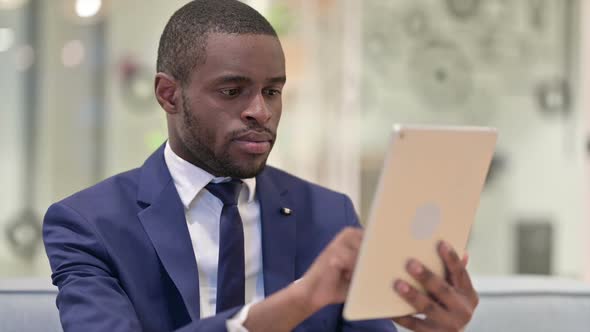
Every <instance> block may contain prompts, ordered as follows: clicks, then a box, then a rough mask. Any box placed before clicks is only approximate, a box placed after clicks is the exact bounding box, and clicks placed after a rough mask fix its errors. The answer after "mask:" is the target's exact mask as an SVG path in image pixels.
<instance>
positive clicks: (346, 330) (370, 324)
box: [342, 196, 397, 332]
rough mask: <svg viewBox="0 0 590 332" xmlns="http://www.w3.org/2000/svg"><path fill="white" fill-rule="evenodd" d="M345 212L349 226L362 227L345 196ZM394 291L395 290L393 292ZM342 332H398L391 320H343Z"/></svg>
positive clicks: (348, 199)
mask: <svg viewBox="0 0 590 332" xmlns="http://www.w3.org/2000/svg"><path fill="white" fill-rule="evenodd" d="M344 210H345V213H346V214H345V215H346V218H347V220H346V221H347V224H348V225H350V226H354V227H362V226H361V224H360V222H359V219H358V216H357V214H356V211H355V210H354V206H353V205H352V201H351V200H350V198H348V197H347V196H345V199H344ZM392 291H393V290H392ZM342 321H343V322H342V332H352V331H355V332H356V331H359V332H364V331H366V332H369V331H371V332H372V331H376V332H396V331H397V330H396V328H395V325H394V324H393V321H392V320H390V319H375V320H363V321H354V322H351V321H347V320H345V319H344V318H342Z"/></svg>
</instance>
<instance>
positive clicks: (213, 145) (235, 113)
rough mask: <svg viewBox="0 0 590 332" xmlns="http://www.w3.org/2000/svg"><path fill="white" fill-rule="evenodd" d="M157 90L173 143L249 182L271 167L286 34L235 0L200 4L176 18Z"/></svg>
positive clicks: (164, 45)
mask: <svg viewBox="0 0 590 332" xmlns="http://www.w3.org/2000/svg"><path fill="white" fill-rule="evenodd" d="M157 69H158V74H157V75H156V82H155V85H156V86H155V90H156V97H157V99H158V102H159V103H160V105H161V106H162V108H164V110H165V111H166V113H167V120H168V133H169V141H170V145H171V146H172V149H173V150H174V151H175V152H176V153H177V154H179V155H180V156H181V157H182V158H183V159H185V160H187V161H189V162H191V163H193V164H195V165H197V166H199V167H201V168H203V169H204V170H206V171H208V172H210V173H212V174H214V175H216V176H231V177H235V178H248V177H253V176H255V175H256V174H258V173H259V172H260V171H261V170H262V169H263V168H264V166H265V164H266V160H267V158H268V154H269V153H270V150H271V149H272V146H273V144H274V141H275V138H276V130H277V126H278V123H279V119H280V116H281V109H282V102H281V92H282V89H283V86H284V84H285V80H286V77H285V60H284V55H283V51H282V48H281V45H280V42H279V40H278V37H277V35H276V33H275V31H274V29H273V28H272V26H271V25H270V24H269V23H268V21H267V20H266V19H265V18H264V17H262V16H261V15H260V14H259V13H258V12H256V11H255V10H254V9H252V8H250V7H249V6H247V5H245V4H243V3H241V2H239V1H235V0H196V1H192V2H190V3H188V4H187V5H185V6H184V7H182V8H181V9H179V10H178V11H177V12H176V13H175V14H174V15H173V16H172V17H171V18H170V20H169V21H168V24H167V25H166V27H165V29H164V32H163V34H162V37H161V39H160V46H159V49H158V64H157Z"/></svg>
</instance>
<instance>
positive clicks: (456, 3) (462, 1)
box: [446, 0, 481, 20]
mask: <svg viewBox="0 0 590 332" xmlns="http://www.w3.org/2000/svg"><path fill="white" fill-rule="evenodd" d="M446 5H447V10H448V12H449V14H451V16H452V17H454V18H455V19H458V20H465V19H469V18H472V17H474V16H476V15H477V13H478V11H479V8H480V5H481V0H446Z"/></svg>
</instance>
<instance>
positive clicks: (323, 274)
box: [299, 227, 363, 310]
mask: <svg viewBox="0 0 590 332" xmlns="http://www.w3.org/2000/svg"><path fill="white" fill-rule="evenodd" d="M362 238H363V231H362V229H360V228H353V227H347V228H345V229H344V230H342V231H341V232H340V233H338V235H336V237H335V238H334V239H333V240H332V241H331V242H330V243H329V244H328V246H327V247H326V248H325V249H324V250H323V251H322V252H321V253H320V255H319V256H318V257H317V258H316V260H315V261H314V262H313V264H312V265H311V267H310V268H309V270H308V271H307V272H306V273H305V275H304V276H303V278H301V280H300V281H299V283H300V284H301V286H302V287H303V288H304V289H306V291H307V293H308V294H309V300H310V303H309V304H310V305H311V307H312V308H314V309H315V310H319V309H321V308H323V307H324V306H326V305H329V304H335V303H342V302H344V300H345V299H346V295H347V293H348V288H349V286H350V279H351V277H352V271H353V270H354V267H355V265H356V260H357V256H358V252H359V249H360V246H361V242H362Z"/></svg>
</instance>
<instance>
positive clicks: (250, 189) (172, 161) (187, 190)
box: [164, 142, 256, 209]
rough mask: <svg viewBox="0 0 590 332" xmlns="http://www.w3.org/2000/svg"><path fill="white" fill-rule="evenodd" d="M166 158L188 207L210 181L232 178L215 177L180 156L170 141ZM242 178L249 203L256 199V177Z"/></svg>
mask: <svg viewBox="0 0 590 332" xmlns="http://www.w3.org/2000/svg"><path fill="white" fill-rule="evenodd" d="M164 159H165V160H166V166H168V170H169V171H170V175H171V176H172V180H173V181H174V185H175V186H176V190H177V191H178V195H179V196H180V200H181V201H182V204H183V205H184V207H185V208H186V209H188V208H189V207H190V205H191V203H192V201H193V200H194V199H195V197H197V195H198V194H199V192H200V191H201V190H203V188H205V186H206V185H207V184H209V182H213V183H220V182H226V181H229V180H231V178H229V177H215V176H213V175H212V174H210V173H208V172H206V171H205V170H203V169H202V168H200V167H197V166H195V165H193V164H191V163H189V162H188V161H186V160H184V159H182V158H180V157H179V156H178V155H177V154H176V153H175V152H174V151H172V148H171V147H170V143H169V142H166V147H165V148H164ZM241 180H242V182H243V183H245V184H246V186H245V187H246V188H247V196H246V197H247V203H250V202H252V201H253V200H254V196H255V193H256V178H248V179H241ZM242 194H243V192H242ZM242 194H240V198H242Z"/></svg>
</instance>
